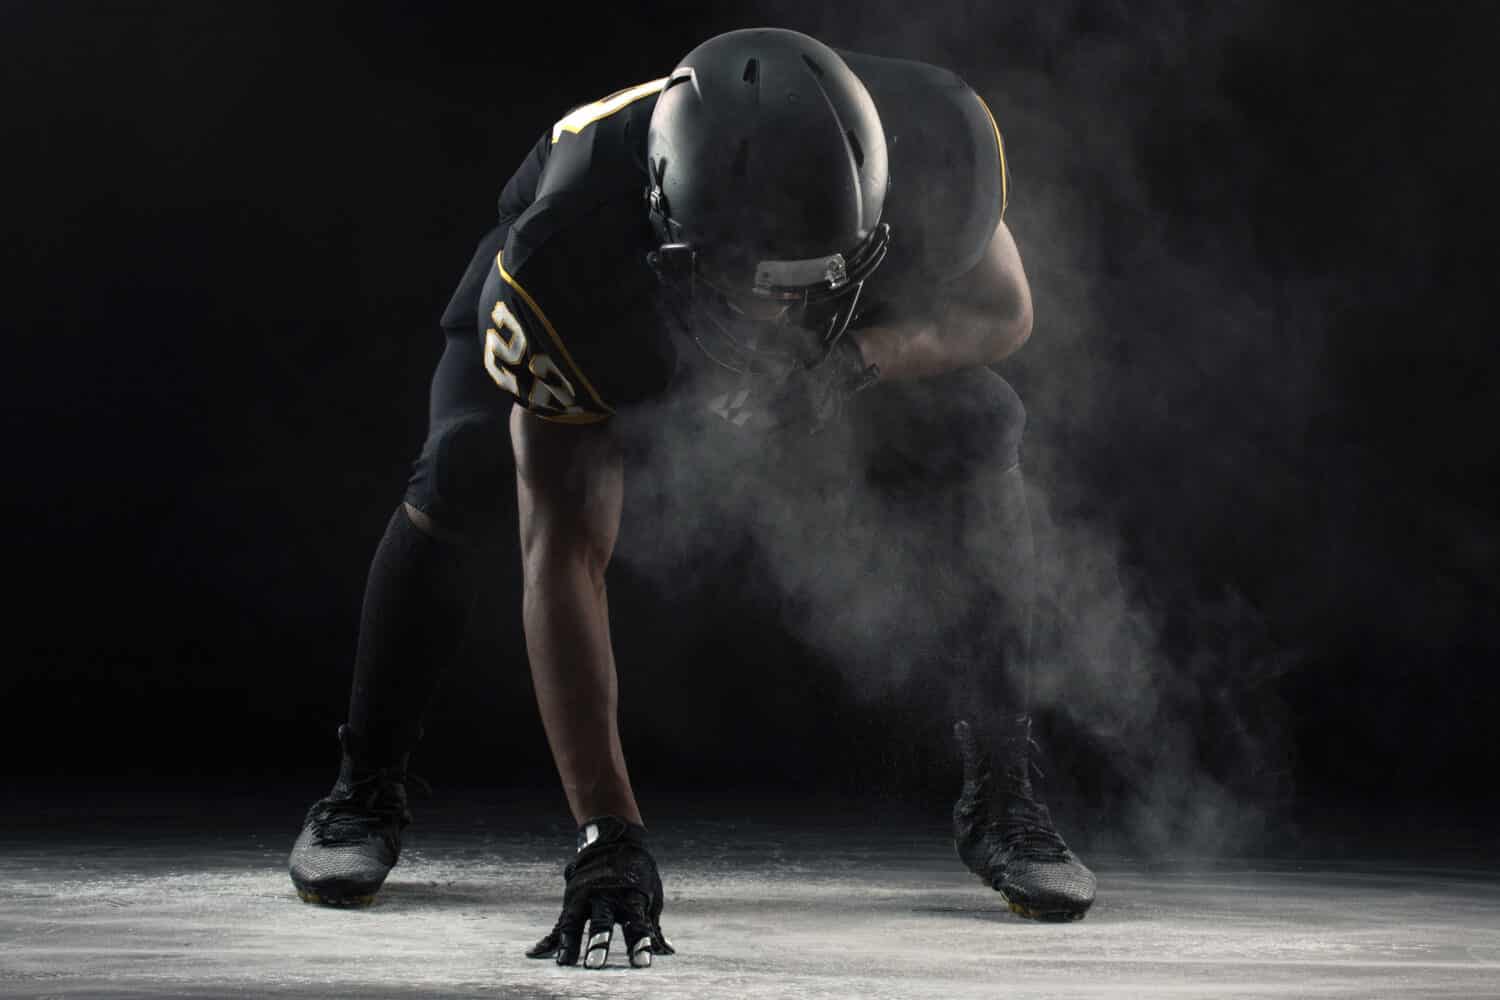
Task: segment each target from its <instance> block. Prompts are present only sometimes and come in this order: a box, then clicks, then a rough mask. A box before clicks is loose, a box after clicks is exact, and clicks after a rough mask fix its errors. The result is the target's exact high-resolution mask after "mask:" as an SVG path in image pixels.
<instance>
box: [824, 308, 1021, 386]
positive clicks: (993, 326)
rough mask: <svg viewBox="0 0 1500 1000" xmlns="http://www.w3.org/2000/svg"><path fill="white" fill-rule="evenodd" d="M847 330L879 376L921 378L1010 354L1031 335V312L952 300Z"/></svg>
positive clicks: (986, 363) (981, 363) (976, 364)
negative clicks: (937, 308)
mask: <svg viewBox="0 0 1500 1000" xmlns="http://www.w3.org/2000/svg"><path fill="white" fill-rule="evenodd" d="M850 336H852V337H853V338H854V341H855V343H857V344H858V345H859V349H860V353H861V354H863V355H864V360H865V363H866V364H872V365H876V366H878V367H879V369H880V377H881V378H882V379H905V378H923V377H926V376H929V375H941V374H943V373H944V372H948V371H953V370H954V369H957V368H972V367H976V366H978V365H988V364H993V363H994V362H996V361H1000V360H1001V359H1003V358H1006V357H1008V356H1010V355H1011V354H1014V353H1015V352H1016V351H1017V350H1018V349H1019V348H1020V347H1021V345H1022V344H1024V343H1025V342H1026V339H1027V338H1028V337H1029V336H1031V312H1030V310H1029V309H1027V310H1025V311H1023V312H1019V313H1017V314H1016V315H1010V316H1006V315H997V314H996V313H995V312H993V311H990V310H978V309H972V308H968V307H965V306H960V305H955V306H950V307H948V308H946V309H944V310H943V311H942V313H941V314H940V315H939V316H938V317H918V318H913V319H907V320H898V321H896V322H893V323H883V324H878V325H874V326H868V327H864V328H861V329H859V330H855V331H853V332H852V333H851V334H850Z"/></svg>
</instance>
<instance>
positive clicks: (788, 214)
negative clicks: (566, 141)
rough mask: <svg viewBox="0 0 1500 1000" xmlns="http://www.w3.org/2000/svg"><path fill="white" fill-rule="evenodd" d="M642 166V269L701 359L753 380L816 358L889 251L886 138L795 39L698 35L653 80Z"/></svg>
mask: <svg viewBox="0 0 1500 1000" xmlns="http://www.w3.org/2000/svg"><path fill="white" fill-rule="evenodd" d="M646 157H647V166H648V169H649V172H650V178H649V184H648V186H647V190H646V199H647V203H648V206H649V212H650V218H651V225H652V227H653V229H654V230H655V233H656V237H657V239H658V240H659V241H660V245H659V246H658V247H657V249H656V250H654V251H653V252H652V253H651V254H650V255H649V258H648V260H649V262H650V264H651V266H652V268H653V269H654V270H655V271H656V273H657V275H658V276H659V277H660V278H661V280H662V281H663V283H664V284H666V285H667V286H668V287H669V288H670V289H672V290H673V291H674V292H675V293H677V298H678V300H679V302H680V303H684V304H686V305H687V306H688V308H689V317H690V318H689V319H687V320H686V322H685V325H687V326H688V328H689V332H690V334H691V335H692V336H693V339H694V340H696V341H697V343H698V346H699V347H701V348H702V349H703V351H704V353H706V354H707V355H708V356H709V357H710V358H712V359H713V360H714V361H716V362H718V363H719V364H721V365H723V366H724V367H726V368H729V369H731V370H733V371H736V372H741V373H752V374H763V373H764V374H776V373H784V372H786V371H788V370H790V369H793V368H797V367H805V366H810V365H814V364H817V363H819V362H820V361H822V360H823V359H824V358H826V357H827V356H828V354H829V353H830V352H831V351H832V350H833V347H834V345H835V343H836V342H837V341H838V339H839V338H840V337H841V336H842V335H843V334H844V331H845V330H846V329H847V328H848V325H849V321H850V319H851V318H852V317H853V315H854V311H855V309H856V307H857V305H858V303H859V296H860V292H861V290H862V289H863V287H864V283H865V281H866V279H868V278H869V277H870V275H871V274H872V273H873V272H874V270H875V269H876V267H878V266H879V264H880V262H881V261H882V260H883V259H884V258H885V253H886V249H887V246H888V244H889V241H890V227H889V226H888V225H886V224H884V223H882V222H881V221H880V215H881V210H882V208H883V207H884V203H885V195H886V187H887V185H888V182H889V177H888V173H887V160H886V142H885V131H884V129H883V128H882V127H881V124H880V115H879V114H878V113H877V112H876V109H875V102H874V101H873V100H872V99H871V97H870V94H869V91H867V90H866V89H865V86H864V84H863V83H862V82H860V79H859V77H858V76H856V75H855V73H854V71H853V70H851V69H850V68H849V67H848V65H847V64H845V62H844V61H843V60H842V59H841V58H839V56H838V54H837V53H835V52H834V51H833V50H832V49H830V48H829V47H828V46H826V45H824V44H823V43H822V42H819V41H818V40H816V39H814V38H810V37H808V36H807V35H804V34H801V33H799V32H796V31H788V30H784V29H779V28H751V29H745V30H741V31H731V32H728V33H726V34H722V35H718V36H716V37H714V38H710V39H709V40H708V41H706V42H704V43H703V44H701V45H699V46H698V47H697V48H695V49H693V51H691V52H689V53H688V54H687V56H686V57H684V58H683V60H682V61H681V62H680V63H679V64H678V65H677V67H676V68H675V69H673V70H672V73H671V76H669V77H668V79H667V84H666V86H665V88H664V89H663V90H662V93H661V95H660V97H658V99H657V102H656V108H655V110H654V111H653V113H652V115H651V126H650V132H649V135H648V137H647V141H646ZM737 303H738V304H745V303H751V304H757V305H759V304H761V303H764V304H765V305H763V306H760V307H759V308H755V309H753V310H741V309H736V308H735V305H736V304H737ZM777 304H780V305H782V306H784V307H785V308H784V309H782V310H781V312H780V314H779V315H778V316H777V317H776V318H775V319H773V320H766V319H760V320H756V319H749V318H747V317H746V316H745V314H744V313H745V312H746V311H749V312H751V313H752V314H753V315H760V314H766V313H768V312H770V311H772V310H774V307H775V305H777Z"/></svg>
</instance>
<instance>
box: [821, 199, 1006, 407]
mask: <svg viewBox="0 0 1500 1000" xmlns="http://www.w3.org/2000/svg"><path fill="white" fill-rule="evenodd" d="M935 302H936V305H935V307H934V308H933V309H932V310H931V311H930V312H929V313H928V314H927V315H919V316H913V317H910V318H908V319H903V320H899V321H894V322H891V323H886V324H877V325H873V326H868V327H863V328H861V329H859V330H855V331H852V332H851V333H850V336H851V337H852V338H853V339H854V342H855V343H856V344H857V345H858V347H859V349H860V353H861V354H862V355H863V356H864V361H865V363H866V364H870V365H876V366H877V367H878V368H879V369H880V377H881V378H882V379H901V378H921V377H923V376H926V375H938V374H941V373H943V372H946V371H951V370H952V369H955V368H968V367H973V366H977V365H987V364H991V363H993V362H996V361H999V360H1001V359H1002V358H1005V357H1008V356H1009V355H1011V354H1013V353H1015V351H1016V350H1018V349H1019V348H1020V346H1021V345H1022V344H1024V343H1025V342H1026V339H1027V338H1028V337H1030V336H1031V286H1030V285H1029V284H1028V283H1027V281H1026V272H1025V269H1024V268H1023V267H1022V266H1021V254H1020V252H1019V251H1018V250H1017V249H1016V241H1015V239H1014V238H1012V236H1011V234H1010V229H1009V228H1008V227H1007V226H1006V225H1005V223H1004V221H1001V222H1000V223H998V224H997V225H996V226H995V231H994V233H993V234H991V236H990V240H989V243H988V244H987V245H986V246H985V249H984V253H983V255H982V256H981V257H980V258H979V262H978V263H976V264H975V265H974V266H973V267H972V268H970V269H969V270H968V271H967V272H966V273H964V274H962V275H960V276H959V277H957V278H955V279H953V280H952V281H948V282H945V283H944V284H943V286H942V288H940V289H939V290H938V294H937V296H936V297H935Z"/></svg>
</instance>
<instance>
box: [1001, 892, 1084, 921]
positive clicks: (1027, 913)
mask: <svg viewBox="0 0 1500 1000" xmlns="http://www.w3.org/2000/svg"><path fill="white" fill-rule="evenodd" d="M1000 898H1001V899H1004V900H1005V905H1006V906H1008V907H1010V912H1012V913H1014V914H1015V915H1016V916H1018V917H1025V918H1026V919H1027V920H1039V921H1042V922H1043V923H1049V924H1066V923H1071V922H1072V921H1074V920H1082V919H1083V916H1084V914H1085V913H1087V912H1088V911H1089V908H1088V907H1087V906H1085V907H1084V908H1083V909H1081V910H1039V909H1036V908H1034V907H1030V906H1027V905H1026V904H1025V903H1020V902H1017V901H1015V900H1013V899H1011V898H1009V897H1008V896H1006V895H1005V893H1003V892H1002V893H1000Z"/></svg>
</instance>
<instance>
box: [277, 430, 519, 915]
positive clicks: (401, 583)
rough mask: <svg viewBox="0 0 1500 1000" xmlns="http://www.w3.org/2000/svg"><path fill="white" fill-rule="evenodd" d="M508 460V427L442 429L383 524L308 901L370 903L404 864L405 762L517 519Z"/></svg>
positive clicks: (302, 844) (318, 810) (302, 883)
mask: <svg viewBox="0 0 1500 1000" xmlns="http://www.w3.org/2000/svg"><path fill="white" fill-rule="evenodd" d="M508 452H509V435H508V431H507V429H506V426H505V423H504V421H503V420H501V421H499V422H498V423H496V422H495V421H493V420H490V419H487V418H486V417H484V416H483V415H473V414H469V415H464V416H461V417H459V418H457V419H453V420H448V421H443V422H441V423H439V424H437V425H436V426H434V428H433V433H432V434H431V435H430V436H429V439H428V442H427V445H426V447H424V449H423V453H422V457H421V458H420V459H419V460H418V462H417V463H416V466H415V469H414V473H413V476H412V484H411V486H410V488H409V489H408V492H407V498H406V500H405V502H404V503H403V504H402V506H401V507H400V508H398V509H397V510H396V511H395V512H394V514H393V515H392V517H391V520H390V523H389V524H388V525H387V527H386V533H385V535H384V537H383V538H382V539H381V543H380V545H379V546H378V547H377V549H376V553H375V558H374V559H373V560H372V563H371V568H370V576H369V580H368V583H367V585H366V589H365V601H364V609H363V612H362V615H361V622H360V635H359V643H358V646H357V651H356V655H355V669H354V684H353V688H352V691H351V695H350V704H349V716H348V718H349V721H348V723H347V724H346V725H344V726H342V727H340V730H339V738H340V743H341V746H342V749H343V758H342V761H341V764H340V769H339V776H338V779H337V780H336V781H335V783H334V786H333V788H332V789H331V790H330V792H329V793H328V794H327V795H326V796H324V797H323V798H321V799H319V800H318V801H317V802H316V803H314V804H313V806H312V807H311V808H310V809H309V810H308V813H307V816H306V818H305V820H304V822H303V828H302V831H301V833H300V835H299V836H298V838H297V841H296V844H295V845H294V846H293V849H292V854H291V858H290V862H289V867H290V873H291V877H292V882H293V884H294V885H295V886H296V888H297V891H298V893H299V895H301V897H302V898H303V899H304V900H307V901H309V902H319V903H329V904H334V905H346V904H358V903H367V902H370V901H371V900H372V899H373V898H374V895H375V893H376V892H377V891H378V890H379V889H380V887H381V885H382V884H383V883H384V881H385V879H386V876H387V875H388V874H389V873H390V871H391V868H392V867H393V866H394V865H395V864H396V862H397V860H398V859H399V857H400V852H401V834H402V831H403V830H404V829H405V827H406V825H407V824H408V823H409V822H410V819H411V816H410V812H409V811H408V809H407V797H406V780H407V770H406V769H407V762H408V760H409V757H410V753H411V750H412V748H413V746H414V745H415V744H416V742H417V740H418V738H419V735H420V733H421V722H422V717H423V715H424V713H425V711H426V709H427V707H428V705H429V704H430V702H431V701H432V699H433V696H434V694H435V692H436V689H437V685H438V682H439V680H440V678H441V676H442V674H443V672H444V670H445V668H446V667H447V665H448V663H449V662H450V661H451V660H452V658H453V657H454V656H455V655H456V653H457V651H458V646H459V644H460V642H461V640H462V635H463V632H464V624H465V620H466V618H467V617H468V614H469V610H470V605H471V603H472V600H473V594H474V587H473V586H472V585H471V582H472V581H471V580H470V579H469V570H470V565H469V564H470V563H471V562H472V561H473V558H472V549H473V545H474V540H475V538H476V537H478V536H481V535H485V534H488V533H490V532H493V531H496V530H499V529H498V526H497V525H496V524H495V522H497V521H499V520H502V519H503V520H504V522H505V523H506V525H507V526H510V525H511V521H512V518H513V514H512V513H511V512H512V510H513V504H512V503H511V502H510V499H509V498H510V496H511V495H512V493H513V485H512V483H513V478H512V476H511V472H510V464H509V457H508ZM510 530H511V531H514V528H513V527H510Z"/></svg>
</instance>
